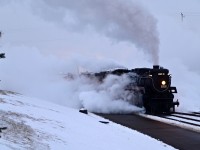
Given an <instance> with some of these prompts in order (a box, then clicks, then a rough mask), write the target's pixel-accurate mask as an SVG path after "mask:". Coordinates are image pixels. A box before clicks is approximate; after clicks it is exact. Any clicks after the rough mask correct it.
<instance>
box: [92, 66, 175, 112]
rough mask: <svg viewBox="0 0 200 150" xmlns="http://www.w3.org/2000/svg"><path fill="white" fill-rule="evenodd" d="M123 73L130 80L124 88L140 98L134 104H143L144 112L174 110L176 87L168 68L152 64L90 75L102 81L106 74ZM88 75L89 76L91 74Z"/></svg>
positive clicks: (119, 74) (118, 74)
mask: <svg viewBox="0 0 200 150" xmlns="http://www.w3.org/2000/svg"><path fill="white" fill-rule="evenodd" d="M124 74H126V75H128V77H129V78H130V80H132V82H131V83H130V84H129V85H127V86H126V89H125V90H130V92H132V93H133V94H134V96H135V98H137V99H140V102H139V103H136V104H135V105H137V106H140V107H142V106H143V107H144V108H145V110H146V113H148V114H156V113H171V112H174V111H175V105H177V106H178V105H179V102H178V100H177V101H176V102H174V101H173V100H174V93H177V90H176V87H172V86H171V75H170V74H169V70H168V69H165V68H163V67H160V66H158V65H154V66H153V68H135V69H131V70H128V69H115V70H112V71H104V72H99V73H95V74H93V75H92V77H95V78H97V79H98V80H99V81H103V79H104V78H106V77H107V75H117V76H121V75H124ZM89 76H90V77H91V74H90V75H89Z"/></svg>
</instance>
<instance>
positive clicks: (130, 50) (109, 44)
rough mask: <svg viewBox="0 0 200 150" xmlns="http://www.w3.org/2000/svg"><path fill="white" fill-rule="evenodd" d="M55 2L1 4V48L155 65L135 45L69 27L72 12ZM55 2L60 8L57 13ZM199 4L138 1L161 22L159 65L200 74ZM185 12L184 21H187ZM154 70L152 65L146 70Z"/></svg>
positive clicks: (91, 29)
mask: <svg viewBox="0 0 200 150" xmlns="http://www.w3.org/2000/svg"><path fill="white" fill-rule="evenodd" d="M51 1H52V3H51ZM51 1H46V0H44V2H46V3H42V1H31V0H28V1H24V0H15V1H12V0H9V1H8V0H1V1H0V3H1V6H0V7H1V10H0V17H1V24H0V29H1V31H2V32H3V33H4V35H3V39H2V40H1V45H2V44H4V45H5V44H10V45H12V46H27V47H34V48H37V49H39V50H40V51H41V52H43V53H46V54H57V55H59V56H61V57H64V58H66V57H69V56H72V55H79V54H80V55H82V54H84V55H85V56H87V57H98V58H106V59H113V60H115V61H116V62H119V64H122V65H124V66H127V67H136V66H138V65H139V64H144V65H148V62H147V63H146V61H148V60H151V58H150V57H151V56H148V55H146V56H143V53H147V52H145V51H141V50H139V49H140V48H138V47H137V42H135V43H136V44H135V43H134V42H130V41H128V40H127V41H126V40H123V39H121V40H120V39H118V40H116V39H114V38H112V37H109V36H107V35H106V34H104V33H103V31H99V32H98V31H97V30H95V27H93V26H91V27H89V28H83V26H84V24H83V23H82V22H81V23H82V24H78V25H77V24H76V27H74V28H73V26H72V25H71V24H70V23H68V24H67V23H66V22H64V21H63V20H64V19H65V18H66V17H68V18H69V16H70V13H68V12H67V11H65V10H68V7H64V9H65V10H62V9H59V1H53V0H51ZM60 1H61V2H62V0H60ZM54 2H56V3H57V4H58V5H57V6H56V5H55V7H54ZM48 3H49V5H48ZM199 3H200V2H198V0H192V1H188V0H176V2H174V1H173V0H169V1H167V2H163V1H159V0H151V2H149V1H147V0H142V1H140V3H139V5H140V4H141V7H143V8H145V11H147V13H146V14H150V15H151V14H152V15H153V16H154V18H155V19H156V20H157V22H156V25H157V28H156V30H157V31H158V34H159V42H160V45H159V56H160V64H161V65H162V64H166V62H167V61H168V58H169V57H170V59H172V58H175V59H180V61H182V62H183V63H184V64H185V65H186V66H188V67H189V68H191V69H195V67H196V69H195V70H196V71H199V70H200V68H199V66H198V65H197V64H198V49H199V48H200V43H199V36H200V34H199V33H200V29H199V25H200V12H199V7H200V5H199ZM136 4H138V2H137V3H136ZM133 6H134V5H133ZM71 7H72V9H75V8H73V7H76V5H75V6H71ZM77 7H80V6H77ZM83 9H84V8H83ZM181 12H183V14H184V15H185V18H184V19H183V21H181V15H180V13H181ZM78 13H79V12H78ZM102 13H103V12H102ZM119 14H120V13H119ZM78 15H80V14H78ZM71 18H73V16H71ZM80 18H81V17H80ZM82 18H83V17H82ZM71 20H73V19H71ZM97 20H98V19H97ZM63 22H64V23H63ZM69 22H70V21H69ZM71 22H72V21H71ZM90 23H91V24H92V22H90ZM94 26H95V25H94ZM96 26H97V25H96ZM146 26H148V24H147V25H146ZM149 26H150V25H149ZM72 28H73V29H72ZM105 28H106V27H105ZM133 28H134V27H133ZM133 40H134V39H133ZM143 43H146V42H145V41H143ZM152 64H153V62H150V65H148V66H151V65H152ZM193 66H194V67H193ZM197 68H198V69H197Z"/></svg>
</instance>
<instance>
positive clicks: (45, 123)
mask: <svg viewBox="0 0 200 150" xmlns="http://www.w3.org/2000/svg"><path fill="white" fill-rule="evenodd" d="M0 104H1V110H0V127H7V129H6V130H3V133H1V138H0V149H2V150H13V149H14V150H17V149H20V150H21V149H22V150H23V149H24V150H27V149H34V150H49V149H52V150H57V149H59V150H64V149H69V150H78V149H82V150H92V149H95V150H109V149H115V150H122V149H125V150H129V149H130V150H132V149H149V147H151V149H155V150H161V149H166V150H169V149H174V148H173V147H170V146H168V145H166V144H164V143H162V142H160V141H158V140H156V139H152V138H150V137H148V136H146V135H143V134H141V133H139V132H137V131H133V130H131V129H128V128H126V127H123V126H120V125H117V124H115V123H112V122H109V124H103V123H100V122H99V121H105V120H104V119H103V118H100V117H98V116H95V115H93V114H88V115H86V114H83V113H80V112H79V111H78V110H76V109H71V108H67V107H64V106H60V105H55V104H52V103H49V102H46V101H44V100H40V99H34V98H30V97H25V96H23V95H20V94H14V93H10V92H3V91H1V94H0Z"/></svg>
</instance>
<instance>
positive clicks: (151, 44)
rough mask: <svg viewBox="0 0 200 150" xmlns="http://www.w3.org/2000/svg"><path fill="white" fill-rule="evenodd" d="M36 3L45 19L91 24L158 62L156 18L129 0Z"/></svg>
mask: <svg viewBox="0 0 200 150" xmlns="http://www.w3.org/2000/svg"><path fill="white" fill-rule="evenodd" d="M34 2H35V1H34ZM36 3H40V6H41V5H42V4H43V7H34V8H37V13H38V12H39V13H40V15H42V16H43V17H45V18H46V19H48V20H51V21H56V22H61V23H62V25H65V26H66V25H67V26H68V25H73V26H76V27H78V28H77V29H80V28H81V29H82V28H86V27H92V28H93V29H95V30H96V31H100V33H101V34H104V35H106V36H107V37H110V38H112V39H114V40H116V41H119V42H120V41H126V42H131V43H133V44H135V46H136V47H138V48H139V49H141V50H142V51H143V52H144V53H145V54H146V55H148V56H150V60H151V61H153V63H154V64H158V63H159V58H158V53H159V39H158V33H157V28H156V20H155V18H154V17H153V16H152V15H151V14H150V13H149V12H148V11H147V10H145V9H144V8H142V7H141V6H139V5H138V4H137V3H134V2H132V1H131V0H126V1H124V0H109V1H108V0H73V1H71V0H56V1H55V0H43V3H41V1H37V2H36ZM38 6H39V5H38Z"/></svg>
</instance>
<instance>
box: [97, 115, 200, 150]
mask: <svg viewBox="0 0 200 150" xmlns="http://www.w3.org/2000/svg"><path fill="white" fill-rule="evenodd" d="M98 115H99V116H102V117H104V118H106V119H109V120H110V121H113V122H115V123H118V124H121V125H123V126H126V127H128V128H131V129H134V130H137V131H139V132H141V133H143V134H147V135H149V136H151V137H153V138H155V139H159V140H160V141H163V142H164V143H166V144H168V145H171V146H173V147H175V148H177V149H180V150H200V133H197V132H194V131H190V130H187V129H183V128H180V127H176V126H173V125H169V124H165V123H162V122H159V121H155V120H151V119H148V118H144V117H141V116H138V115H135V114H131V115H115V114H98Z"/></svg>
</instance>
